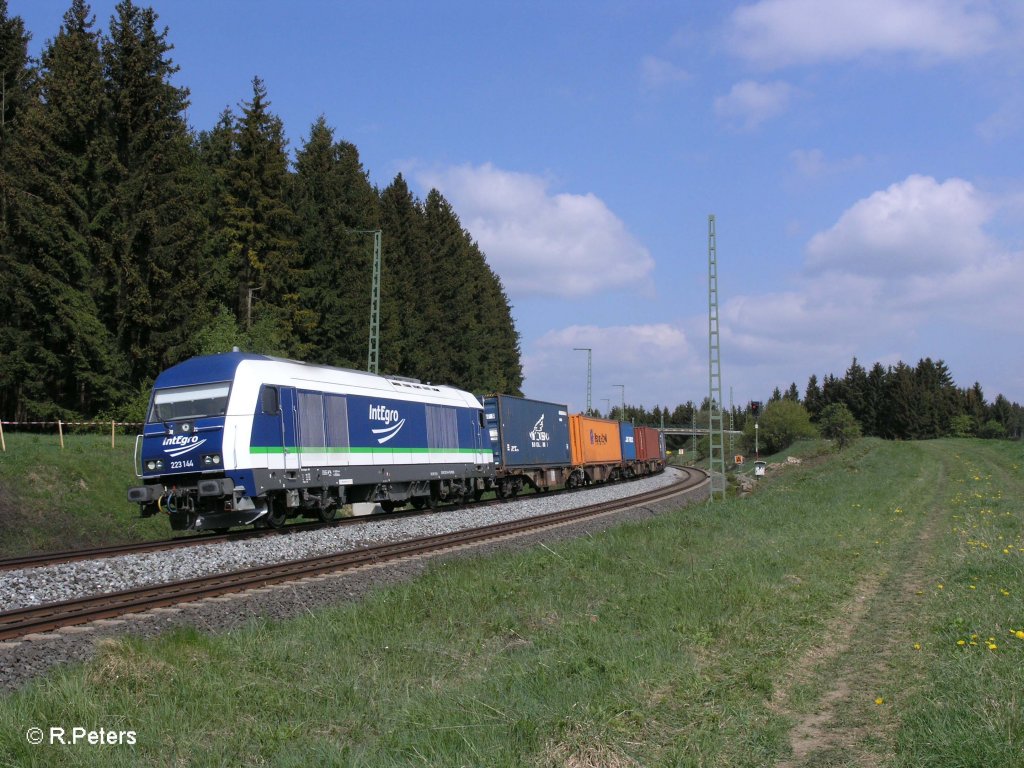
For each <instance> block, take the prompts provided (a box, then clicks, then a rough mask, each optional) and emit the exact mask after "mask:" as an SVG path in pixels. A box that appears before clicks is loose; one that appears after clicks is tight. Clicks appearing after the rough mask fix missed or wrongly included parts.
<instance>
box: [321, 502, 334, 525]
mask: <svg viewBox="0 0 1024 768" xmlns="http://www.w3.org/2000/svg"><path fill="white" fill-rule="evenodd" d="M337 514H338V505H337V504H323V505H321V506H320V508H319V509H317V511H316V516H317V519H318V520H319V521H320V522H322V523H329V522H331V520H333V519H334V516H335V515H337Z"/></svg>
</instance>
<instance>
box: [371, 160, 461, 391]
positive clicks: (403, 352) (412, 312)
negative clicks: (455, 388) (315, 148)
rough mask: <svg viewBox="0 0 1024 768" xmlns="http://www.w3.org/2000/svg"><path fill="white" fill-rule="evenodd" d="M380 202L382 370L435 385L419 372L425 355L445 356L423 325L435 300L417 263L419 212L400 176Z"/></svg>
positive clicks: (421, 237) (421, 248)
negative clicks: (381, 235)
mask: <svg viewBox="0 0 1024 768" xmlns="http://www.w3.org/2000/svg"><path fill="white" fill-rule="evenodd" d="M380 198H381V209H380V225H381V229H382V230H383V233H384V234H383V246H382V247H383V251H384V266H383V269H382V271H381V308H380V313H381V316H380V372H381V373H396V374H400V375H403V376H413V377H416V378H422V379H424V380H426V381H433V380H434V379H433V378H432V377H431V376H429V375H428V374H427V373H423V372H422V369H423V368H424V366H425V361H424V356H425V355H431V354H433V355H437V356H443V355H445V354H447V353H446V352H445V350H444V348H443V343H444V339H443V338H438V337H435V336H432V335H431V334H430V332H429V331H428V330H427V326H426V324H425V323H424V321H423V318H424V316H425V314H426V313H427V308H428V307H429V306H430V305H431V304H432V303H433V302H434V301H435V298H434V292H435V287H434V286H433V285H431V284H430V282H429V280H428V279H427V278H426V276H425V274H424V270H423V268H422V264H421V263H420V261H421V259H420V255H421V254H423V253H424V250H425V246H424V234H423V214H422V210H421V207H420V205H419V203H418V201H417V200H416V199H415V197H414V196H413V194H412V192H411V191H410V190H409V186H408V184H406V182H405V179H404V178H403V177H402V174H398V175H397V176H396V177H395V178H394V180H393V181H392V182H391V184H389V185H388V186H387V187H386V188H385V189H384V191H383V192H381V196H380ZM431 311H432V310H431ZM428 373H429V372H428ZM438 383H449V382H438Z"/></svg>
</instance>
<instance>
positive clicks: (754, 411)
mask: <svg viewBox="0 0 1024 768" xmlns="http://www.w3.org/2000/svg"><path fill="white" fill-rule="evenodd" d="M760 413H761V401H760V400H751V401H750V415H751V416H757V415H759V414H760Z"/></svg>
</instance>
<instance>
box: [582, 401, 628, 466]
mask: <svg viewBox="0 0 1024 768" xmlns="http://www.w3.org/2000/svg"><path fill="white" fill-rule="evenodd" d="M569 439H570V442H571V444H572V463H573V464H574V465H576V466H580V465H587V464H610V463H616V464H617V463H619V462H620V461H622V445H621V444H620V443H619V422H617V421H610V420H608V419H595V418H591V417H590V416H584V415H583V414H581V413H577V414H573V415H571V416H570V417H569Z"/></svg>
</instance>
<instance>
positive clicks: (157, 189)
mask: <svg viewBox="0 0 1024 768" xmlns="http://www.w3.org/2000/svg"><path fill="white" fill-rule="evenodd" d="M157 21H158V17H157V14H156V12H155V11H154V10H153V9H151V8H143V7H139V6H136V5H135V4H134V3H132V2H131V0H123V1H122V2H121V3H119V4H118V5H117V7H116V9H115V13H114V15H113V17H112V18H111V19H110V20H109V24H108V28H107V30H106V31H103V30H102V29H100V28H99V27H98V26H97V22H96V19H95V15H94V14H93V13H92V11H91V10H90V7H89V5H88V4H87V3H86V2H84V0H72V1H71V5H70V8H69V9H68V11H67V12H66V13H65V15H64V19H63V24H62V26H61V28H60V31H59V32H58V34H57V35H56V36H55V37H54V38H53V39H52V40H49V41H47V43H46V45H45V47H44V49H43V51H42V54H41V56H40V57H39V59H38V60H34V59H32V58H30V56H29V46H28V44H29V40H30V37H31V32H30V31H29V30H26V29H25V26H24V23H23V22H22V20H21V19H20V18H19V17H17V16H10V15H9V14H8V3H7V0H0V96H2V99H0V102H2V110H0V302H2V307H3V316H2V319H0V418H2V419H4V420H8V421H19V422H23V421H29V420H53V419H63V420H74V419H76V418H94V417H101V418H105V419H118V420H127V421H137V420H139V419H140V418H141V416H142V414H143V413H144V411H145V405H146V402H147V399H148V395H149V389H150V387H151V386H152V383H153V380H154V378H155V377H156V375H157V374H158V373H159V372H160V371H161V370H163V369H165V368H167V367H169V366H171V365H174V364H175V363H177V362H180V361H182V360H184V359H186V358H188V357H191V356H193V355H201V354H212V353H216V352H224V351H228V350H230V349H232V348H233V347H239V348H240V349H243V350H245V351H249V352H259V353H265V354H272V355H279V356H283V357H289V358H294V359H299V360H306V361H310V362H316V363H322V364H326V365H335V366H341V367H348V368H356V369H365V367H366V362H367V352H368V340H369V309H370V293H371V280H372V261H373V250H374V249H373V236H372V233H373V231H375V230H380V231H381V233H382V253H383V257H384V268H383V269H382V271H381V304H380V307H379V319H380V357H379V370H380V371H381V372H382V373H387V374H396V375H401V376H408V377H414V378H418V379H420V380H423V381H432V382H438V383H447V384H452V385H455V386H458V387H461V388H463V389H466V390H469V391H472V392H476V393H481V394H482V393H487V392H502V393H507V394H521V389H522V385H523V371H522V362H521V357H520V342H519V334H518V332H517V331H516V328H515V325H514V322H513V319H512V311H511V306H510V303H509V299H508V296H507V295H506V294H505V291H504V288H503V287H502V284H501V280H500V279H499V277H498V276H497V275H496V274H495V273H494V271H493V270H492V269H491V268H490V267H489V266H488V264H487V261H486V258H485V255H484V253H483V252H482V251H481V249H480V248H479V246H478V245H477V244H476V243H475V242H474V241H473V239H472V237H471V236H470V234H469V232H467V231H466V230H465V229H464V228H463V227H462V225H461V223H460V222H459V218H458V216H457V215H456V213H455V211H454V210H453V208H452V206H451V204H450V203H449V202H448V201H447V200H445V198H444V197H443V196H442V195H441V193H440V192H438V191H437V190H431V191H430V192H429V193H428V194H427V196H426V200H419V199H417V197H416V196H415V195H414V194H413V193H412V191H410V189H409V186H408V184H407V183H406V180H405V179H404V178H403V177H402V175H401V174H399V175H398V176H396V177H395V178H394V179H393V180H392V181H391V183H390V184H389V185H388V186H387V187H386V188H384V189H379V188H377V187H375V186H373V185H372V184H371V182H370V180H369V174H368V172H367V171H366V169H364V168H363V165H362V163H361V162H360V159H359V152H358V150H357V148H356V147H355V146H354V145H353V144H351V143H349V142H346V141H344V140H341V139H338V138H337V137H336V136H335V131H334V129H333V128H332V127H331V126H330V124H329V123H328V121H327V119H326V117H323V116H321V117H320V118H319V119H318V120H317V121H316V122H315V123H314V124H313V125H311V126H310V127H309V131H308V134H307V135H306V136H305V137H304V138H303V139H302V141H301V145H300V146H298V147H297V148H295V150H294V153H292V151H291V150H290V149H289V147H288V142H287V140H286V138H285V129H284V125H283V123H282V121H281V119H280V118H278V117H277V116H275V114H274V112H273V110H272V109H271V107H272V103H271V98H270V95H269V94H268V93H267V89H266V87H265V86H264V84H263V82H262V81H261V80H260V78H259V77H258V76H257V77H254V78H253V80H252V92H251V94H248V96H249V98H248V99H247V100H242V101H241V102H240V103H239V105H238V107H237V109H236V110H230V109H228V110H225V111H224V112H223V113H222V114H221V115H220V118H219V120H218V121H217V124H216V125H214V126H212V127H210V128H208V129H204V130H196V129H193V128H192V127H190V126H189V125H188V124H187V122H186V117H185V115H186V109H187V107H188V105H189V91H188V89H187V88H185V87H179V86H176V85H174V84H173V83H172V80H173V78H174V75H175V74H176V73H177V71H178V68H177V67H176V66H175V64H174V62H173V59H172V58H171V53H172V50H173V45H172V44H171V42H170V41H169V39H168V35H169V32H168V30H167V29H166V28H163V29H162V30H161V29H160V28H158V25H157ZM231 96H232V95H226V100H230V97H231ZM779 402H784V403H794V404H796V405H797V406H799V407H800V408H801V409H802V411H804V412H805V414H801V417H800V418H801V419H804V418H806V420H807V421H808V422H809V423H812V424H818V422H819V421H820V416H821V414H822V413H823V412H824V411H825V409H827V408H828V407H829V406H831V405H833V404H842V406H843V407H844V408H845V410H846V411H848V412H849V414H850V415H851V416H852V417H853V418H854V419H855V420H856V422H857V424H858V429H859V431H860V432H861V433H862V434H866V435H876V436H879V437H884V438H890V439H917V438H931V437H941V436H947V435H964V436H966V435H973V436H980V437H1004V436H1006V437H1019V436H1020V434H1021V427H1022V423H1024V418H1022V409H1021V407H1020V406H1019V405H1018V404H1016V403H1010V402H1008V401H1007V400H1006V398H1004V397H1003V396H1002V395H998V396H997V397H996V399H995V400H994V401H993V402H992V403H988V402H986V400H985V396H984V394H983V393H982V391H981V387H980V385H978V384H975V385H974V386H973V387H971V388H969V389H961V388H958V387H957V386H956V385H955V384H954V383H953V377H952V374H951V372H950V371H949V370H948V368H947V367H946V365H945V363H944V362H943V361H942V360H938V361H937V362H933V361H932V360H931V359H925V360H921V361H920V362H919V363H918V364H917V366H916V367H911V366H909V365H907V364H905V363H902V362H900V363H898V364H897V365H894V366H888V367H883V366H882V365H881V364H878V363H876V364H875V365H874V367H872V368H871V370H870V371H868V370H865V369H864V368H863V367H861V366H860V364H859V363H857V361H856V359H854V360H853V364H852V365H851V367H850V369H849V370H848V371H847V372H846V374H845V376H844V377H843V378H842V379H840V378H837V377H835V376H834V375H832V374H828V375H826V376H825V377H824V379H823V381H822V384H821V385H819V383H818V379H817V377H816V376H811V379H810V381H809V382H808V384H807V388H806V393H805V396H804V398H803V399H802V400H801V398H800V393H799V392H798V390H797V387H796V384H793V385H791V386H790V388H789V390H788V391H787V392H785V393H783V392H781V391H780V390H778V389H776V390H775V392H774V393H773V395H772V397H771V399H770V400H769V401H768V403H767V404H766V405H767V406H768V408H769V409H770V408H771V407H772V405H773V404H774V403H779ZM707 411H708V402H707V401H705V402H704V403H703V404H702V405H701V406H700V407H698V406H696V405H694V403H692V402H689V403H687V404H686V405H679V406H676V407H675V408H674V409H671V408H662V407H661V406H655V407H654V409H653V410H652V411H648V410H646V409H645V408H643V407H639V408H638V407H633V406H627V407H626V410H625V413H622V412H621V409H620V408H612V409H611V413H609V414H604V415H606V416H611V417H612V418H626V419H631V420H633V421H635V422H636V423H647V424H654V425H659V424H664V425H669V426H676V427H686V426H689V425H691V424H694V425H696V424H698V423H700V424H704V423H706V422H707ZM748 415H749V414H748V411H747V409H746V408H745V407H743V408H738V409H737V408H733V409H732V413H731V414H730V418H729V419H727V423H728V424H731V425H732V426H733V427H734V428H735V429H737V430H742V429H744V428H745V422H747V421H748Z"/></svg>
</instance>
